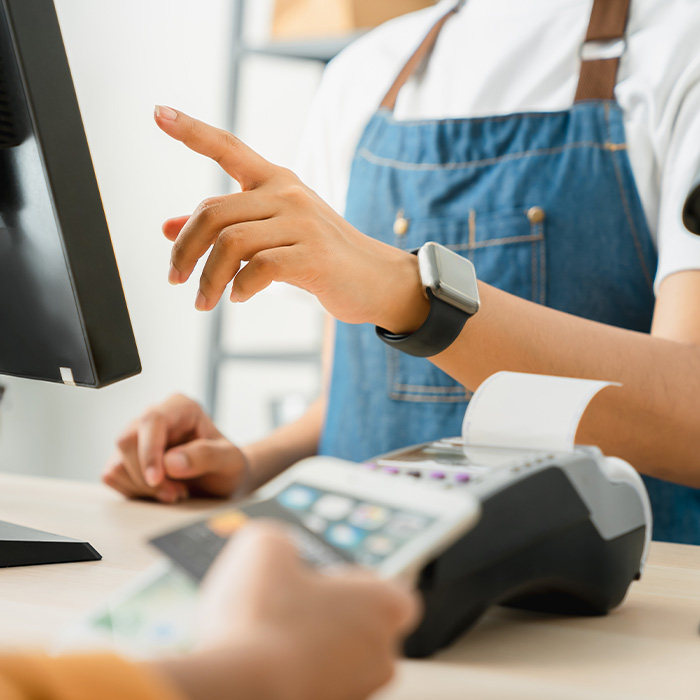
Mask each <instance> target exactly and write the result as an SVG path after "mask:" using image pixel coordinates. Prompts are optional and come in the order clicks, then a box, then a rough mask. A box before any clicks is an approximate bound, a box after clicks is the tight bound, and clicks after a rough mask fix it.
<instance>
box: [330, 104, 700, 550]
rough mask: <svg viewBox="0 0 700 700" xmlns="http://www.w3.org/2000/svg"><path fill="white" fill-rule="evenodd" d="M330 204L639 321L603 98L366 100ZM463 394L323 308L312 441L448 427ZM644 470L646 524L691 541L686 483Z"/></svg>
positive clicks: (645, 257) (570, 307)
mask: <svg viewBox="0 0 700 700" xmlns="http://www.w3.org/2000/svg"><path fill="white" fill-rule="evenodd" d="M346 218H347V220H348V221H349V222H350V223H351V224H353V226H355V227H356V228H358V229H359V230H360V231H363V232H364V233H366V234H368V235H370V236H373V237H375V238H377V239H379V240H381V241H383V242H385V243H389V244H391V245H394V246H397V247H399V248H403V249H407V250H410V249H413V248H416V247H418V246H420V245H422V244H423V243H425V242H426V241H429V240H432V241H438V242H439V243H442V244H443V245H445V246H447V247H448V248H450V249H452V250H454V251H456V252H458V253H459V254H461V255H464V256H466V257H468V258H469V259H470V260H471V261H472V262H473V263H474V266H475V268H476V271H477V276H478V277H479V279H480V280H481V281H483V282H486V283H488V284H490V285H493V286H494V287H498V288H499V289H502V290H504V291H506V292H509V293H511V294H514V295H516V296H519V297H522V298H524V299H528V300H529V301H532V302H535V303H538V304H545V305H547V306H549V307H551V308H553V309H559V310H560V311H565V312H568V313H570V314H575V315H577V316H581V317H584V318H589V319H592V320H595V321H599V322H601V323H606V324H610V325H613V326H619V327H621V328H628V329H631V330H635V331H641V332H644V333H648V332H649V330H650V327H651V319H652V313H653V309H654V294H653V288H652V284H653V276H654V272H655V270H656V263H657V260H656V252H655V248H654V245H653V242H652V238H651V235H650V233H649V229H648V226H647V223H646V220H645V215H644V212H643V209H642V205H641V202H640V199H639V195H638V192H637V189H636V185H635V181H634V176H633V173H632V168H631V166H630V162H629V158H628V155H627V146H626V139H625V131H624V123H623V115H622V112H621V109H620V107H619V106H618V105H617V103H616V102H615V101H614V99H605V100H590V99H589V100H583V101H577V102H575V103H574V104H573V106H572V107H571V108H570V109H567V110H565V111H562V112H549V113H530V114H514V115H508V116H499V117H493V118H484V119H482V118H478V119H475V118H472V119H444V120H436V121H396V120H395V119H394V117H393V112H392V110H391V109H386V108H382V109H380V110H379V111H378V112H377V113H376V114H375V115H374V116H373V117H372V119H371V120H370V122H369V124H368V125H367V127H366V129H365V131H364V134H363V136H362V138H361V140H360V143H359V146H358V149H357V153H356V155H355V158H354V161H353V164H352V172H351V178H350V185H349V191H348V200H347V211H346ZM397 218H398V219H400V223H401V225H399V226H395V221H396V219H397ZM404 231H405V232H404ZM604 351H605V349H604V348H601V352H604ZM470 395H471V394H470V392H468V391H466V390H465V388H464V387H463V386H462V385H460V384H459V383H458V382H456V381H455V380H454V379H452V378H451V377H450V376H448V375H447V374H445V373H444V372H442V371H441V370H440V369H438V368H437V367H435V365H433V364H432V363H431V362H430V361H428V360H426V359H422V358H416V357H412V356H409V355H406V354H403V353H401V352H399V351H397V350H395V349H393V348H390V347H388V346H387V345H385V344H384V343H382V342H381V341H380V340H379V339H378V338H377V337H376V335H375V330H374V327H373V326H370V325H367V324H365V325H349V324H345V323H340V322H339V323H337V330H336V339H335V357H334V363H333V373H332V380H331V388H330V396H329V406H328V412H327V418H326V424H325V427H324V431H323V435H322V439H321V444H320V447H319V452H320V453H321V454H329V455H335V456H337V457H342V458H346V459H350V460H355V461H363V460H366V459H368V458H370V457H372V456H374V455H378V454H381V453H384V452H387V451H389V450H394V449H397V448H399V447H403V446H406V445H410V444H415V443H420V442H425V441H430V440H435V439H438V438H441V437H446V436H453V435H459V434H460V433H461V425H462V418H463V416H464V412H465V410H466V407H467V403H468V401H469V398H470ZM645 482H646V484H647V487H648V489H649V493H650V497H651V501H652V506H653V510H654V518H655V523H654V536H655V538H656V539H661V540H668V541H678V542H692V543H695V544H700V517H699V515H700V492H698V491H696V490H694V489H690V488H686V487H682V486H678V485H674V484H669V483H666V482H661V481H659V480H657V479H652V478H647V477H645Z"/></svg>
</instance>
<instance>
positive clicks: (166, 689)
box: [0, 655, 185, 700]
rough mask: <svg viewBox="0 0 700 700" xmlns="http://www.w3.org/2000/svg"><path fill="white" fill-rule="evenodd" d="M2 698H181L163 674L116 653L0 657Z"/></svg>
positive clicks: (58, 699)
mask: <svg viewBox="0 0 700 700" xmlns="http://www.w3.org/2000/svg"><path fill="white" fill-rule="evenodd" d="M0 698H3V700H96V699H97V698H99V700H126V699H127V698H128V700H185V697H184V696H183V695H181V694H180V693H179V692H177V690H176V689H175V687H174V686H172V685H171V684H170V683H169V682H168V681H167V680H166V679H165V678H162V677H160V676H158V675H156V674H155V673H151V672H149V671H147V670H146V669H144V668H143V667H142V666H140V665H137V664H132V663H129V662H127V661H124V660H123V659H120V658H119V657H117V656H111V655H91V656H66V657H60V658H51V657H46V656H40V655H34V656H3V657H0Z"/></svg>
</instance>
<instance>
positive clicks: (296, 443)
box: [242, 396, 326, 489]
mask: <svg viewBox="0 0 700 700" xmlns="http://www.w3.org/2000/svg"><path fill="white" fill-rule="evenodd" d="M325 412H326V399H325V397H324V396H321V397H319V398H318V399H316V401H314V402H313V403H312V404H311V406H310V407H309V410H308V411H307V412H306V413H305V414H304V415H303V416H302V417H301V418H299V419H298V420H296V421H294V422H292V423H288V424H287V425H283V426H281V427H280V428H278V429H277V430H275V431H274V432H273V433H271V434H270V435H268V436H267V437H265V438H264V439H263V440H259V441H258V442H254V443H251V444H250V445H247V446H246V447H244V448H242V449H243V452H244V454H245V456H246V457H247V459H248V462H249V468H250V473H251V478H252V483H251V489H256V488H258V487H259V486H261V485H262V484H264V483H265V482H267V481H269V480H270V479H272V478H273V477H275V476H277V475H278V474H279V473H280V472H282V471H284V470H285V469H286V468H287V467H289V466H291V465H292V464H294V463H295V462H298V461H299V460H300V459H304V458H305V457H311V456H312V455H315V454H316V451H317V449H318V443H319V440H320V437H321V430H322V428H323V421H324V418H325Z"/></svg>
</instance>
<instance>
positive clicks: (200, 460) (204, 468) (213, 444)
mask: <svg viewBox="0 0 700 700" xmlns="http://www.w3.org/2000/svg"><path fill="white" fill-rule="evenodd" d="M237 455H238V449H237V448H236V447H234V446H233V445H232V444H231V443H230V442H229V441H228V440H227V439H226V438H219V439H216V440H210V439H199V440H192V441H191V442H188V443H187V444H185V445H179V446H178V447H174V448H172V449H170V450H168V451H167V452H166V453H165V455H164V456H163V467H164V468H165V473H166V474H167V475H168V476H169V477H171V478H172V479H178V480H180V481H184V480H186V479H196V478H197V477H200V476H205V475H208V474H220V473H226V472H231V471H233V470H234V469H235V463H236V462H238V459H237Z"/></svg>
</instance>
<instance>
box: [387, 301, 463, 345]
mask: <svg viewBox="0 0 700 700" xmlns="http://www.w3.org/2000/svg"><path fill="white" fill-rule="evenodd" d="M426 294H427V295H428V301H430V311H429V312H428V317H427V318H426V319H425V321H424V322H423V325H422V326H421V327H420V328H419V329H418V330H417V331H414V332H413V333H409V334H408V335H398V334H396V333H390V332H389V331H387V330H385V329H384V328H380V327H379V326H377V327H376V330H377V335H378V336H379V337H380V338H381V339H382V340H383V341H384V342H385V343H387V345H391V346H392V347H395V348H396V349H397V350H401V352H405V353H408V354H409V355H414V356H415V357H432V356H433V355H437V354H439V353H441V352H442V351H443V350H446V349H447V348H448V347H449V346H450V345H452V343H454V341H455V340H457V336H458V335H459V334H460V333H461V332H462V328H464V324H465V323H466V322H467V319H469V314H468V313H466V312H465V311H462V310H461V309H458V308H457V307H456V306H452V304H448V303H447V302H446V301H442V300H441V299H438V298H437V297H436V296H435V295H434V294H433V293H432V291H431V290H430V289H426Z"/></svg>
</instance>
